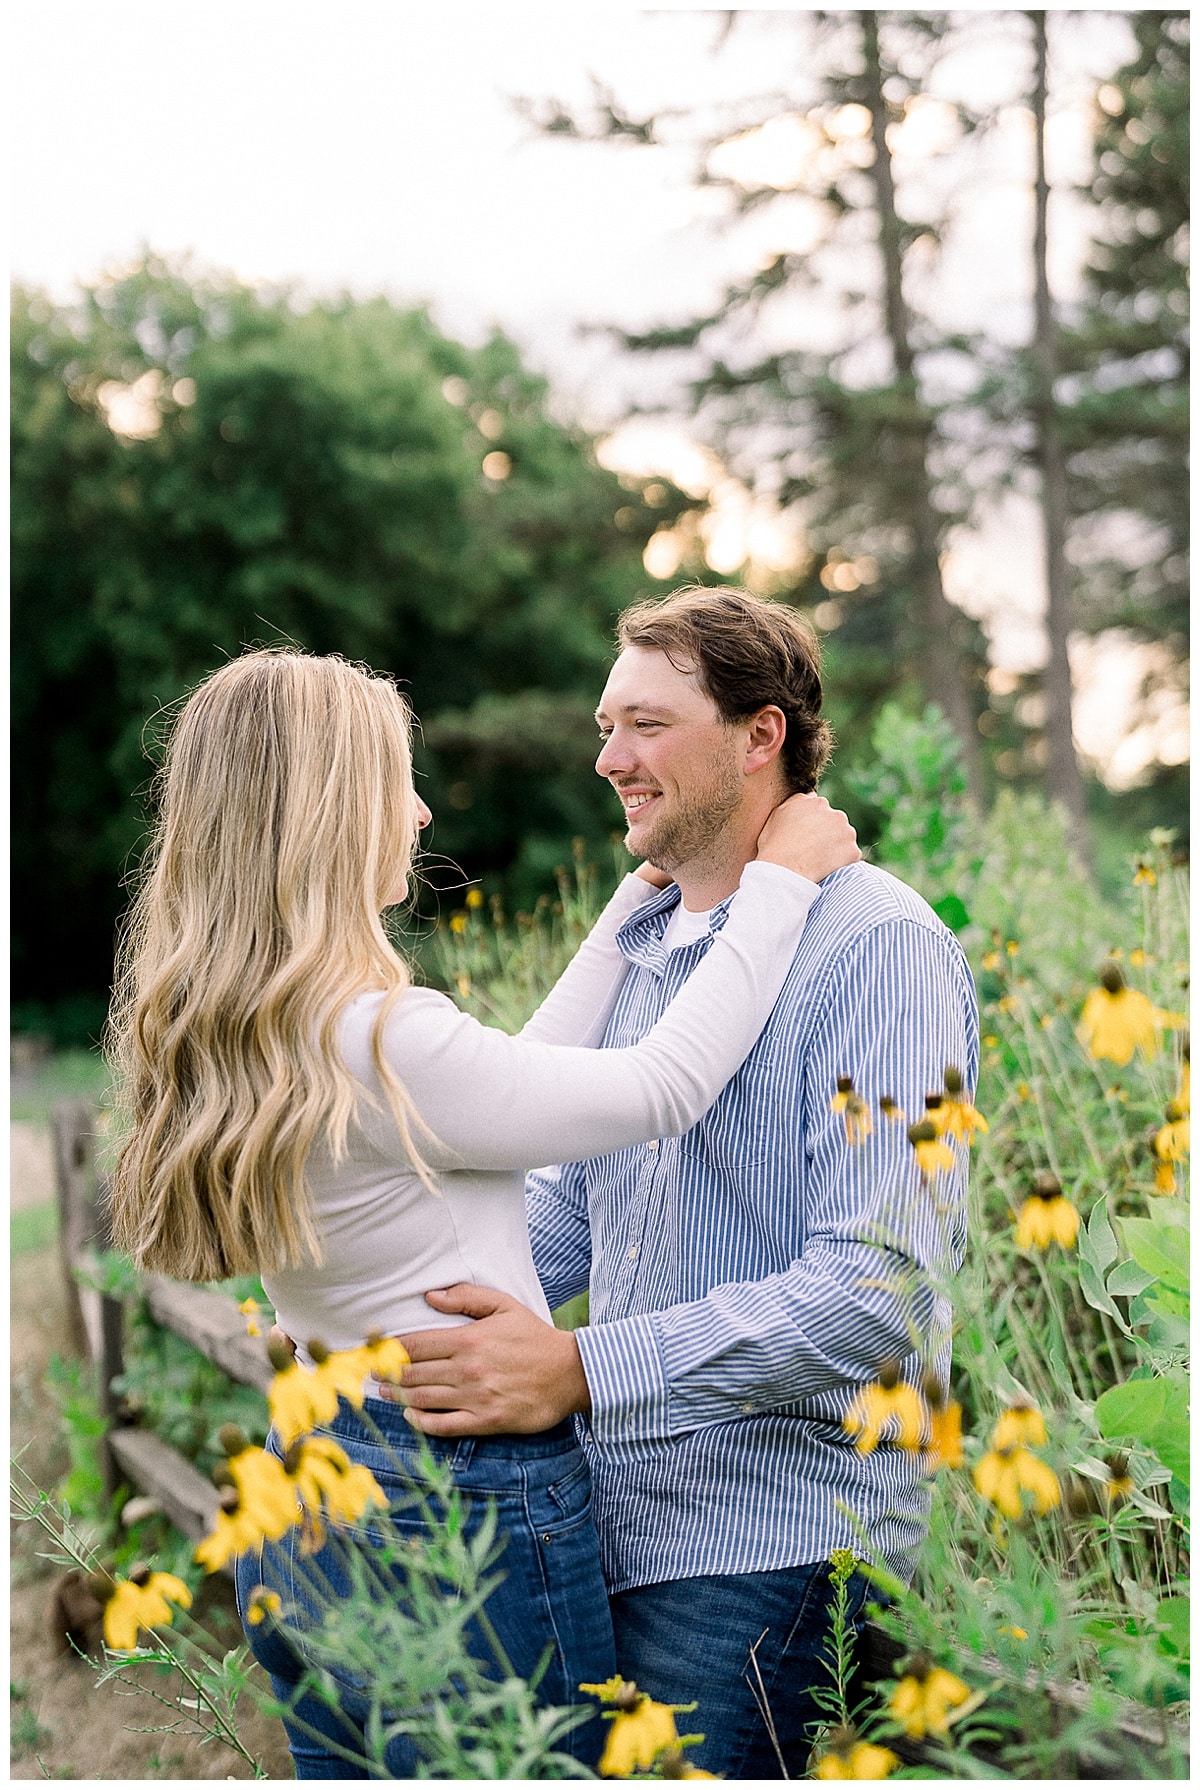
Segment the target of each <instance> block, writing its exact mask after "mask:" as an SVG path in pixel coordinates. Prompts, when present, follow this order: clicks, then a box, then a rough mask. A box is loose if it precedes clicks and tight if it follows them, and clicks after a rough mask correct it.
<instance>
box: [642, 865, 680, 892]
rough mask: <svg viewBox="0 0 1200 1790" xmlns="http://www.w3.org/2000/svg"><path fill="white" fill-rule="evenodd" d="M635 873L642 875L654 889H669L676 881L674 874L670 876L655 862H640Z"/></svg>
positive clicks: (643, 879)
mask: <svg viewBox="0 0 1200 1790" xmlns="http://www.w3.org/2000/svg"><path fill="white" fill-rule="evenodd" d="M633 874H634V875H635V876H640V877H641V879H642V881H643V882H644V883H649V884H650V887H651V888H652V889H669V888H670V886H671V884H672V883H673V882H674V881H675V878H674V877H673V876H668V875H667V873H666V871H665V870H659V869H657V868H656V866H655V865H653V864H639V865H638V867H637V869H636V870H635V871H634V873H633Z"/></svg>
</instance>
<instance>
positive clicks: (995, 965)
mask: <svg viewBox="0 0 1200 1790" xmlns="http://www.w3.org/2000/svg"><path fill="white" fill-rule="evenodd" d="M983 967H984V969H985V970H987V971H988V972H989V973H990V974H992V975H994V974H995V972H996V971H997V970H998V969H999V968H1000V953H999V951H985V952H984V954H983Z"/></svg>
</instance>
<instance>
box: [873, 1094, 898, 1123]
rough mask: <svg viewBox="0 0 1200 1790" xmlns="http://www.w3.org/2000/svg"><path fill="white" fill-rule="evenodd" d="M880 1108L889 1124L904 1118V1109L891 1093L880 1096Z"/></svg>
mask: <svg viewBox="0 0 1200 1790" xmlns="http://www.w3.org/2000/svg"><path fill="white" fill-rule="evenodd" d="M879 1110H880V1112H881V1113H882V1114H883V1116H884V1118H885V1119H886V1120H887V1122H888V1124H889V1125H896V1124H899V1123H901V1122H902V1121H903V1119H904V1109H903V1108H902V1107H899V1106H897V1105H896V1102H895V1101H894V1100H893V1099H892V1096H891V1095H890V1094H881V1095H880V1096H879Z"/></svg>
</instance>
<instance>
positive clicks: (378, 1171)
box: [263, 863, 817, 1364]
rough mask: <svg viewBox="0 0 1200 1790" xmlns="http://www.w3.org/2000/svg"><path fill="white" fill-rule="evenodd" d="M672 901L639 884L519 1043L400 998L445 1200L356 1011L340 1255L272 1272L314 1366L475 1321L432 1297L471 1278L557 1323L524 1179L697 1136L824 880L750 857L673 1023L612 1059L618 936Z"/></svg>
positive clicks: (426, 1149) (335, 1195)
mask: <svg viewBox="0 0 1200 1790" xmlns="http://www.w3.org/2000/svg"><path fill="white" fill-rule="evenodd" d="M656 893H657V891H656V890H654V889H653V888H651V887H650V886H649V885H648V884H646V883H645V882H643V881H641V879H640V878H637V877H633V876H629V877H626V879H625V881H624V882H623V883H622V884H621V885H620V887H619V888H618V889H617V891H616V894H615V895H614V896H613V898H612V900H611V901H610V902H609V904H608V906H607V907H606V908H605V910H604V913H603V914H602V915H601V917H600V919H599V920H598V921H597V923H596V925H595V927H594V928H593V930H592V932H591V934H590V935H589V937H588V938H587V939H586V940H585V941H584V943H583V945H582V946H581V948H580V950H579V951H578V952H577V954H576V956H575V958H574V959H573V960H572V962H571V963H570V964H569V965H568V967H567V969H566V971H565V972H564V974H563V975H562V977H560V979H559V981H558V983H557V984H556V985H555V987H554V988H553V989H552V990H551V992H550V994H549V995H548V996H547V998H546V1000H545V1001H544V1002H543V1003H542V1006H541V1007H540V1008H539V1009H538V1011H537V1013H535V1014H534V1016H533V1018H532V1019H531V1020H530V1022H529V1024H528V1025H527V1026H526V1027H525V1029H524V1031H523V1032H522V1033H521V1034H520V1036H518V1037H516V1038H512V1037H509V1036H508V1034H507V1033H505V1032H501V1031H498V1030H496V1029H495V1028H494V1027H491V1026H484V1025H480V1024H479V1022H478V1021H477V1020H475V1019H472V1018H470V1017H469V1016H468V1015H467V1014H465V1013H462V1012H460V1011H459V1009H458V1008H457V1007H456V1006H455V1005H454V1003H453V1002H452V1001H451V1000H450V999H449V998H448V996H446V995H444V994H439V993H437V992H436V991H434V990H433V989H428V988H410V989H408V990H406V992H405V993H404V994H403V995H402V996H401V997H400V1000H399V1001H398V1002H397V1004H396V1006H395V1008H394V1009H393V1011H392V1013H391V1014H390V1016H389V1018H388V1020H387V1023H386V1025H385V1027H384V1033H383V1051H384V1054H385V1056H386V1058H387V1061H388V1063H389V1064H390V1066H391V1068H392V1069H393V1071H394V1072H395V1074H396V1075H397V1077H398V1078H399V1080H400V1082H401V1085H402V1086H403V1087H404V1088H405V1089H406V1090H407V1092H408V1094H409V1096H410V1097H411V1099H412V1101H413V1104H414V1105H415V1107H416V1110H417V1112H418V1113H419V1114H420V1115H421V1118H422V1119H423V1121H424V1122H425V1124H426V1125H428V1126H429V1128H430V1130H431V1131H432V1133H433V1134H434V1141H433V1142H431V1143H430V1142H425V1141H422V1140H421V1139H420V1137H419V1136H418V1142H419V1146H420V1147H421V1149H422V1152H423V1154H424V1156H425V1159H426V1161H427V1162H428V1164H429V1165H430V1167H431V1168H432V1169H433V1170H434V1171H435V1174H436V1179H437V1183H438V1187H439V1193H438V1194H434V1193H431V1192H430V1191H429V1190H428V1189H427V1188H426V1187H425V1186H424V1185H423V1183H422V1182H421V1180H420V1179H419V1177H418V1176H417V1175H416V1173H415V1172H414V1170H413V1167H412V1160H411V1157H410V1156H409V1155H408V1153H407V1152H406V1150H405V1148H404V1145H403V1143H402V1141H401V1138H400V1136H399V1133H398V1132H397V1129H396V1125H395V1122H394V1120H393V1119H392V1117H391V1113H390V1110H389V1109H388V1108H387V1106H386V1104H385V1103H384V1102H383V1099H382V1095H381V1090H380V1085H379V1078H378V1074H377V1072H376V1069H375V1066H374V1063H373V1060H372V1054H371V1032H372V1025H373V1022H374V1019H375V1016H376V1014H377V1013H378V1011H379V1006H380V1003H381V1001H382V999H383V996H382V994H381V993H364V994H362V995H358V996H356V997H355V998H354V999H353V1000H352V1001H350V1002H349V1003H348V1005H347V1007H346V1009H345V1012H344V1014H343V1016H342V1020H341V1022H340V1027H339V1043H340V1047H341V1051H342V1054H343V1057H344V1059H345V1062H346V1065H347V1067H348V1068H349V1069H350V1071H351V1073H352V1074H353V1075H354V1076H355V1077H356V1078H357V1079H358V1080H359V1081H360V1082H361V1083H362V1085H363V1090H364V1099H363V1101H362V1103H361V1105H360V1108H359V1113H358V1119H357V1123H356V1124H354V1125H352V1126H351V1129H350V1134H349V1139H348V1148H347V1151H346V1154H345V1155H344V1156H343V1157H342V1158H341V1159H340V1160H339V1161H337V1162H334V1161H333V1160H332V1158H331V1156H330V1154H329V1151H328V1149H327V1148H325V1147H324V1146H322V1147H321V1148H319V1149H314V1151H313V1152H312V1154H311V1155H310V1158H309V1163H308V1169H307V1179H308V1183H309V1186H310V1189H311V1193H312V1199H313V1206H314V1211H315V1216H316V1220H317V1226H318V1230H319V1232H320V1234H321V1236H322V1239H323V1242H324V1247H325V1259H324V1261H323V1262H322V1263H321V1265H320V1266H314V1267H309V1268H304V1269H297V1270H291V1271H288V1272H286V1273H275V1274H264V1276H263V1286H264V1288H265V1289H266V1293H267V1296H268V1298H269V1299H270V1300H271V1301H272V1303H273V1304H274V1306H275V1310H276V1313H277V1316H278V1321H279V1323H280V1324H281V1325H282V1326H283V1329H284V1330H285V1331H286V1332H287V1334H288V1335H289V1336H291V1337H294V1338H296V1340H297V1342H298V1343H299V1344H300V1345H301V1349H300V1353H301V1359H302V1360H304V1361H305V1362H306V1364H307V1363H308V1361H309V1360H310V1359H311V1358H310V1357H309V1355H308V1351H307V1349H306V1347H305V1345H306V1344H307V1343H308V1342H310V1341H312V1340H314V1339H316V1340H319V1341H321V1342H323V1343H324V1344H325V1345H326V1347H327V1348H330V1349H347V1348H353V1347H355V1346H357V1345H358V1344H359V1343H361V1342H362V1341H363V1340H364V1339H365V1337H366V1336H367V1335H368V1334H369V1333H370V1332H371V1331H373V1330H378V1331H383V1332H386V1333H389V1334H393V1335H395V1334H397V1333H401V1332H404V1331H408V1330H418V1329H429V1328H432V1327H434V1326H437V1325H443V1324H458V1323H466V1322H469V1320H468V1319H464V1318H461V1317H455V1316H451V1315H448V1314H444V1313H439V1312H435V1311H434V1310H433V1308H432V1306H430V1305H427V1304H426V1302H425V1299H424V1294H425V1292H426V1291H427V1290H428V1289H430V1288H433V1287H445V1286H449V1285H451V1284H453V1283H454V1282H456V1281H470V1282H473V1283H475V1284H476V1285H481V1286H490V1287H497V1288H499V1289H500V1290H501V1291H502V1292H506V1293H511V1294H512V1295H513V1296H514V1297H515V1298H517V1299H520V1300H521V1301H522V1303H523V1304H525V1305H527V1306H529V1307H530V1308H531V1309H532V1310H534V1311H536V1312H538V1313H539V1314H540V1315H541V1316H543V1317H548V1316H549V1311H548V1307H547V1305H546V1301H545V1297H544V1295H543V1293H542V1290H541V1286H540V1285H539V1282H538V1278H537V1274H536V1271H535V1269H534V1266H533V1257H532V1254H531V1252H530V1248H529V1234H528V1230H527V1228H526V1222H525V1171H526V1170H527V1169H530V1168H536V1167H538V1166H539V1165H540V1164H542V1163H548V1162H571V1161H578V1160H581V1159H583V1158H585V1157H591V1156H603V1155H607V1154H608V1153H609V1152H610V1151H613V1150H619V1149H626V1148H628V1147H629V1146H630V1145H633V1144H640V1143H646V1142H649V1141H650V1140H652V1139H654V1138H659V1137H675V1136H680V1135H682V1133H683V1132H685V1131H687V1130H689V1129H690V1128H691V1127H692V1126H693V1125H694V1124H695V1123H696V1121H697V1120H698V1119H699V1118H700V1117H701V1115H702V1114H703V1113H704V1112H705V1111H706V1110H707V1109H708V1107H709V1106H710V1105H711V1104H712V1102H713V1100H714V1099H715V1098H716V1096H717V1094H718V1093H719V1092H720V1090H721V1088H722V1087H724V1085H725V1083H726V1082H727V1081H728V1079H729V1077H730V1076H731V1075H732V1074H734V1072H735V1071H736V1070H737V1069H738V1068H739V1067H740V1066H741V1064H742V1062H743V1061H744V1059H745V1057H746V1055H747V1054H748V1052H749V1051H750V1049H751V1047H752V1046H753V1044H754V1042H755V1040H756V1039H757V1037H758V1034H759V1032H760V1031H761V1030H762V1027H763V1025H764V1024H765V1023H766V1020H767V1017H768V1015H769V1013H770V1011H771V1009H772V1007H773V1006H774V1004H775V1002H776V1000H777V999H778V996H779V992H780V989H781V988H782V986H783V982H784V978H785V977H786V975H787V972H788V969H789V967H790V965H791V962H792V958H793V956H794V953H795V949H796V945H797V943H798V941H799V937H800V933H801V931H802V930H803V926H804V921H805V919H806V918H807V915H808V910H809V907H810V906H811V904H812V902H813V901H814V900H815V898H816V895H817V886H816V884H815V883H810V882H808V881H806V880H805V878H803V877H800V876H795V875H793V874H792V872H791V871H789V870H784V869H783V868H782V867H781V866H780V865H775V864H759V863H752V864H749V865H747V867H746V870H745V872H744V875H743V880H742V886H741V889H740V890H739V892H738V894H737V896H736V897H735V898H734V900H733V902H732V903H731V904H730V909H729V914H728V917H727V919H726V922H725V926H724V928H723V929H722V930H721V931H720V932H719V933H717V934H715V935H714V939H713V943H712V945H711V946H710V948H709V950H708V951H707V952H706V954H705V956H704V959H703V961H702V962H701V963H700V964H699V965H698V967H697V968H696V969H695V970H694V971H693V973H692V975H691V976H690V977H689V978H688V981H687V983H686V985H685V987H684V988H683V989H682V990H681V992H680V993H679V995H678V996H677V997H676V999H675V1000H674V1001H673V1002H672V1003H671V1005H670V1007H669V1008H668V1009H667V1011H666V1012H665V1014H664V1015H663V1017H662V1018H661V1019H660V1020H659V1021H658V1023H657V1024H656V1025H655V1026H654V1027H653V1029H652V1030H651V1031H650V1032H649V1033H647V1035H646V1037H645V1038H643V1039H642V1040H641V1042H640V1043H639V1044H637V1045H635V1046H633V1047H632V1048H631V1049H628V1050H601V1049H596V1048H595V1046H596V1045H598V1044H599V1041H600V1039H601V1038H602V1037H603V1033H604V1027H605V1025H606V1024H607V1022H608V1018H609V1015H610V1014H611V1012H612V1009H613V1006H614V1004H615V1002H616V999H617V996H618V994H619V993H620V990H621V986H622V984H623V982H624V979H625V974H626V969H627V964H626V961H625V959H624V957H623V956H622V955H621V953H620V951H619V949H618V947H617V944H616V935H617V931H618V929H619V928H620V926H621V925H622V924H623V923H624V921H625V920H626V919H627V918H628V917H629V916H630V915H631V914H632V913H634V912H635V911H636V909H637V908H638V906H639V905H640V904H641V903H642V902H643V901H645V900H648V899H650V898H651V897H653V896H654V895H655V894H656ZM688 918H689V919H696V920H701V919H704V918H706V916H702V915H695V916H688ZM588 1047H591V1048H588ZM372 1097H374V1098H372Z"/></svg>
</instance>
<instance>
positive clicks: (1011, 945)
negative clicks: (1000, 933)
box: [1004, 939, 1021, 957]
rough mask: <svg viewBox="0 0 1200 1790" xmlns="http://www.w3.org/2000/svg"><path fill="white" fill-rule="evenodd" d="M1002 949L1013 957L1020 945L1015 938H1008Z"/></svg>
mask: <svg viewBox="0 0 1200 1790" xmlns="http://www.w3.org/2000/svg"><path fill="white" fill-rule="evenodd" d="M1004 949H1005V950H1006V951H1007V952H1008V955H1009V956H1010V957H1015V956H1016V955H1017V952H1018V951H1019V950H1020V949H1021V947H1020V945H1018V943H1017V941H1016V939H1009V940H1008V942H1007V944H1006V945H1005V947H1004Z"/></svg>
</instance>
